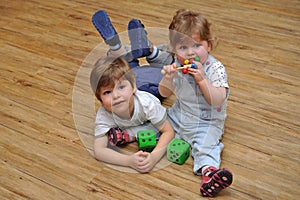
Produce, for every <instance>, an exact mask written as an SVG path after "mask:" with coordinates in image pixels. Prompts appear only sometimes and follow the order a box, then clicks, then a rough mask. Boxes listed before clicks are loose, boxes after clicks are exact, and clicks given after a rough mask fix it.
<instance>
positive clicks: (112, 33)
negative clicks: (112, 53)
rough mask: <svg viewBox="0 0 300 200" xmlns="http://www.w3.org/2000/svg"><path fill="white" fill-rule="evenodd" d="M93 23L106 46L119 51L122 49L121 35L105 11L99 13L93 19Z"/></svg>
mask: <svg viewBox="0 0 300 200" xmlns="http://www.w3.org/2000/svg"><path fill="white" fill-rule="evenodd" d="M92 22H93V24H94V26H95V28H96V29H97V31H98V32H99V33H100V35H101V37H102V38H103V39H104V41H105V43H106V44H108V45H109V46H110V47H115V48H116V49H113V50H117V49H118V48H120V47H121V41H120V38H119V35H118V33H117V32H116V30H115V28H114V27H113V25H112V24H111V22H110V19H109V17H108V15H107V13H106V12H105V11H104V10H99V11H97V12H96V13H95V14H94V15H93V17H92Z"/></svg>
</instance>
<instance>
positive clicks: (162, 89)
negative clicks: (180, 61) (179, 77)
mask: <svg viewBox="0 0 300 200" xmlns="http://www.w3.org/2000/svg"><path fill="white" fill-rule="evenodd" d="M162 71H163V72H164V76H163V78H162V80H161V81H160V83H159V86H158V90H159V93H160V95H161V96H163V97H168V96H170V95H172V94H173V91H174V89H175V85H174V83H173V78H174V77H175V75H176V74H177V71H176V64H175V63H174V64H172V65H166V66H164V67H163V70H162Z"/></svg>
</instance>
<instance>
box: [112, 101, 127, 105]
mask: <svg viewBox="0 0 300 200" xmlns="http://www.w3.org/2000/svg"><path fill="white" fill-rule="evenodd" d="M123 102H124V101H117V102H114V103H113V104H112V106H118V105H120V104H122V103H123Z"/></svg>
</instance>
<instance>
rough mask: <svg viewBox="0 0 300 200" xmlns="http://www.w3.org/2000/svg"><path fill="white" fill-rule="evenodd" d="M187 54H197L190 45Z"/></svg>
mask: <svg viewBox="0 0 300 200" xmlns="http://www.w3.org/2000/svg"><path fill="white" fill-rule="evenodd" d="M187 54H188V55H194V54H195V52H194V49H193V48H191V47H189V48H188V49H187Z"/></svg>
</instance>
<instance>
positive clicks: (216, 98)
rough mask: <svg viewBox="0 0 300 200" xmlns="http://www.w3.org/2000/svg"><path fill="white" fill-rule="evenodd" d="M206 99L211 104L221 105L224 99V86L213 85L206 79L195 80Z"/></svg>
mask: <svg viewBox="0 0 300 200" xmlns="http://www.w3.org/2000/svg"><path fill="white" fill-rule="evenodd" d="M197 85H198V86H199V88H200V90H201V91H202V93H203V95H204V97H205V99H206V101H207V102H208V103H209V104H210V105H212V106H221V105H222V104H223V102H224V100H225V99H226V88H224V87H215V86H213V85H212V84H210V83H209V82H208V81H207V79H203V80H202V81H199V82H197Z"/></svg>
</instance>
